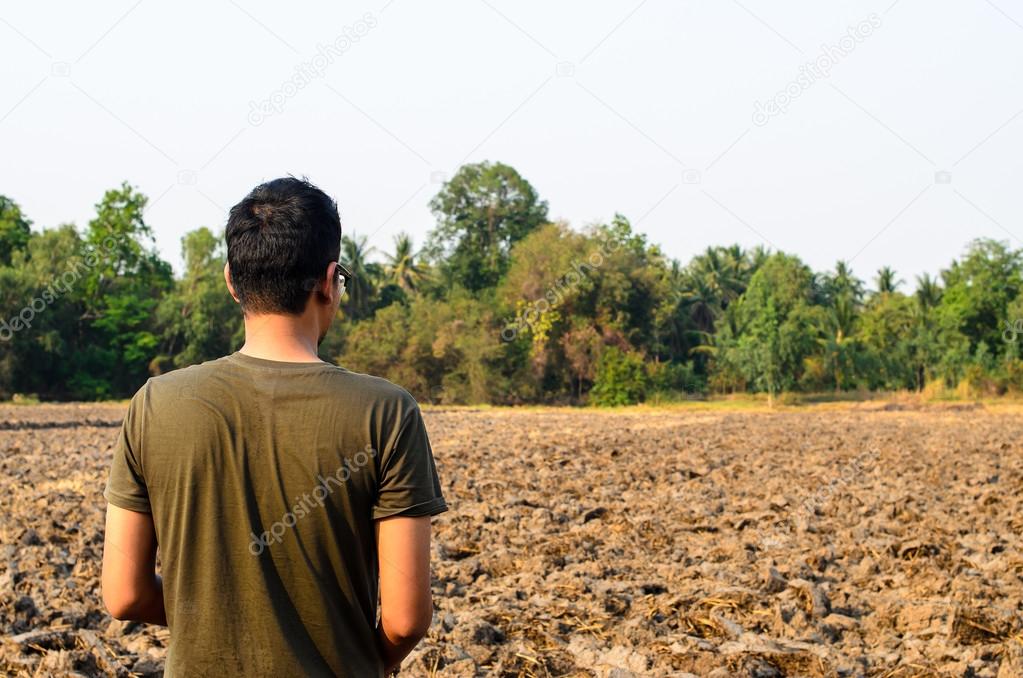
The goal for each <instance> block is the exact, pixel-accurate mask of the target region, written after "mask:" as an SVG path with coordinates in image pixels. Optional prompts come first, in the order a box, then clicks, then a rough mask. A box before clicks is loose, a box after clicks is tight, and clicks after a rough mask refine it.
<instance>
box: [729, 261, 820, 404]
mask: <svg viewBox="0 0 1023 678" xmlns="http://www.w3.org/2000/svg"><path fill="white" fill-rule="evenodd" d="M813 290H814V287H813V274H812V272H811V271H810V269H809V268H808V267H807V266H806V265H805V264H804V263H803V262H801V261H800V260H799V259H798V258H796V257H794V256H790V255H787V254H782V253H777V254H774V255H771V257H770V258H768V259H767V261H765V262H764V263H763V265H762V266H761V267H760V268H759V269H758V270H757V272H756V273H755V274H754V275H753V278H752V279H751V280H750V284H749V288H748V289H747V290H746V292H745V293H744V294H743V295H742V297H740V298H739V299H738V301H736V303H735V304H734V306H733V307H734V308H735V316H736V327H737V329H738V335H737V336H732V337H726V338H725V340H726V342H727V347H728V348H727V354H726V356H724V357H725V360H726V362H727V363H731V364H732V365H734V366H735V368H736V369H737V370H738V371H739V372H740V373H741V374H742V375H743V376H744V377H745V378H746V380H747V381H748V382H749V383H750V384H752V385H753V386H754V388H756V389H757V390H760V391H766V392H767V393H768V395H769V397H771V398H773V397H774V396H775V395H777V394H778V393H780V392H782V391H785V390H788V389H791V388H792V387H793V386H794V385H795V384H796V383H798V381H799V378H800V376H801V371H802V366H803V360H804V359H805V358H806V357H807V356H808V355H810V353H811V351H812V350H813V348H814V344H815V342H814V338H813V337H814V312H813V311H812V310H811V301H812V298H813ZM726 367H727V366H726Z"/></svg>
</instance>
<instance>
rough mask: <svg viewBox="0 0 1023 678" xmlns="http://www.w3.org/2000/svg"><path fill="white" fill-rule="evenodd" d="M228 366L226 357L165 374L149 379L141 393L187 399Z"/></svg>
mask: <svg viewBox="0 0 1023 678" xmlns="http://www.w3.org/2000/svg"><path fill="white" fill-rule="evenodd" d="M227 365H228V360H227V356H224V357H222V358H217V359H215V360H207V361H206V362H203V363H199V364H197V365H188V366H187V367H181V368H178V369H176V370H171V371H170V372H164V373H162V374H158V375H155V376H152V377H150V378H149V379H147V380H146V383H145V384H144V385H143V386H142V388H141V389H140V391H146V392H157V393H160V394H169V395H177V396H183V397H187V396H189V395H193V394H194V392H195V390H196V389H198V388H201V384H202V382H203V381H204V380H205V379H207V378H209V377H210V376H213V375H214V374H216V373H217V372H219V371H221V370H223V369H225V368H226V367H227Z"/></svg>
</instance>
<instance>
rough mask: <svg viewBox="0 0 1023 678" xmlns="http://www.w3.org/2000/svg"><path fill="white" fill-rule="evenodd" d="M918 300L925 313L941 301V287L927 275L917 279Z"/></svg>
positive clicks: (919, 276)
mask: <svg viewBox="0 0 1023 678" xmlns="http://www.w3.org/2000/svg"><path fill="white" fill-rule="evenodd" d="M916 300H917V303H919V304H920V308H921V309H922V310H924V311H926V310H928V309H931V308H934V307H935V306H937V305H938V302H940V301H941V285H940V284H939V283H938V281H937V279H935V278H933V277H932V276H930V275H929V274H927V273H924V274H923V275H918V276H917V277H916Z"/></svg>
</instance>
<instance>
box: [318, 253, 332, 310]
mask: <svg viewBox="0 0 1023 678" xmlns="http://www.w3.org/2000/svg"><path fill="white" fill-rule="evenodd" d="M336 279H337V262H332V263H330V264H327V270H326V272H325V273H324V274H323V277H322V278H321V279H320V281H319V283H318V285H317V290H316V292H317V294H318V296H319V297H320V299H321V300H322V301H323V302H324V303H326V304H332V303H334V293H335V289H334V281H335V280H336Z"/></svg>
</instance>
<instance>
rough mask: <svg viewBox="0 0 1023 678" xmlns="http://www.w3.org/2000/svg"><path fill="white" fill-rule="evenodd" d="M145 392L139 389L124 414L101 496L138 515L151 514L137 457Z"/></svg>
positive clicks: (139, 446) (144, 481)
mask: <svg viewBox="0 0 1023 678" xmlns="http://www.w3.org/2000/svg"><path fill="white" fill-rule="evenodd" d="M145 390H146V387H145V386H143V387H142V388H141V389H139V391H138V393H136V394H135V397H133V398H132V399H131V404H130V405H129V406H128V413H127V414H126V415H125V416H124V422H123V423H122V424H121V432H120V434H119V435H118V437H117V442H116V443H115V444H114V459H113V462H111V465H110V477H109V478H108V479H107V487H106V491H104V492H103V496H104V497H106V500H107V501H108V502H110V503H111V504H113V505H114V506H119V507H121V508H123V509H128V510H129V511H138V512H139V513H151V512H152V509H151V508H150V505H149V490H148V488H147V487H146V480H145V477H144V476H143V475H142V464H141V462H140V456H139V453H140V452H141V440H140V439H141V432H142V426H141V424H142V411H143V407H144V402H145Z"/></svg>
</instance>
